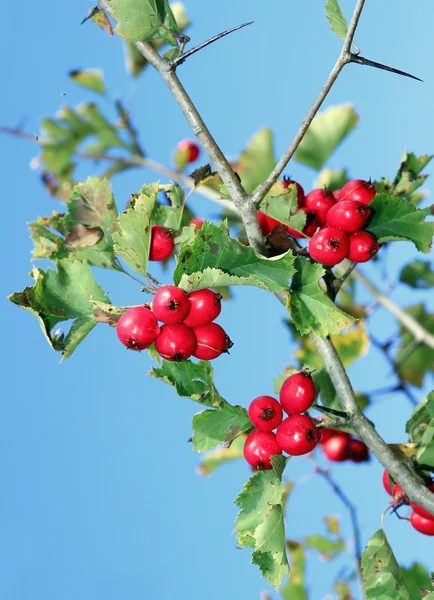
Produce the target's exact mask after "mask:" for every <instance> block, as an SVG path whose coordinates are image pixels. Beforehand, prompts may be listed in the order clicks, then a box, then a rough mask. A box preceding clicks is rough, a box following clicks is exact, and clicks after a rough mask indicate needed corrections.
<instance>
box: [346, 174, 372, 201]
mask: <svg viewBox="0 0 434 600" xmlns="http://www.w3.org/2000/svg"><path fill="white" fill-rule="evenodd" d="M376 195H377V192H376V190H375V186H374V184H373V183H371V182H370V181H364V180H363V179H353V180H352V181H349V182H348V183H346V184H345V185H344V187H343V188H341V190H340V193H339V202H342V201H343V200H355V201H356V202H361V203H362V204H366V205H368V204H369V203H370V202H372V200H373V199H374V198H375V196H376Z"/></svg>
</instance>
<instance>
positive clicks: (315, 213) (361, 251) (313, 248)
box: [258, 179, 380, 267]
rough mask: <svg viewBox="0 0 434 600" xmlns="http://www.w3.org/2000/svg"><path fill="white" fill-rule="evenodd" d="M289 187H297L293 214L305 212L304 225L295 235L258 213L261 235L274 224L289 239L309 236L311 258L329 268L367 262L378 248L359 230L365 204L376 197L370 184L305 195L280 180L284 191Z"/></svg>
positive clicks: (353, 183)
mask: <svg viewBox="0 0 434 600" xmlns="http://www.w3.org/2000/svg"><path fill="white" fill-rule="evenodd" d="M290 185H295V186H296V188H297V202H298V209H297V211H296V213H297V212H299V211H303V212H305V213H306V225H305V226H304V228H303V231H302V232H299V231H296V230H295V229H292V228H291V227H288V226H287V225H283V224H282V223H279V221H276V219H272V218H271V217H268V216H266V215H264V214H263V213H261V212H258V220H259V225H260V227H261V229H262V233H263V234H264V235H265V236H267V235H268V234H269V233H270V232H271V231H272V230H273V229H274V227H276V225H283V227H284V228H285V229H286V231H287V232H288V233H289V235H291V236H293V237H296V238H304V237H310V238H311V239H310V241H309V246H308V250H309V253H310V255H311V257H312V258H313V259H314V260H316V261H317V262H319V263H322V264H323V265H327V266H330V267H333V266H335V265H337V264H338V263H340V262H342V261H343V260H344V259H345V258H348V259H349V260H351V261H353V262H357V263H362V262H367V261H368V260H370V259H371V258H372V257H373V256H375V254H377V252H378V250H379V248H380V247H379V245H378V244H377V242H376V240H375V238H374V236H373V235H372V234H370V233H369V232H368V231H364V230H363V227H364V226H365V224H366V222H367V220H368V217H369V215H370V213H371V210H370V209H369V208H368V204H369V203H370V202H371V201H372V200H373V199H374V198H375V195H376V190H375V187H374V185H373V184H372V183H370V182H367V181H363V180H361V179H354V180H353V181H349V182H348V183H346V184H345V185H344V187H343V188H341V189H340V190H336V191H334V192H330V191H328V190H327V189H316V190H312V191H311V192H309V193H308V194H307V195H306V196H305V195H304V191H303V188H302V187H301V185H300V184H298V183H297V182H295V181H292V180H290V179H284V181H283V186H284V188H285V189H286V188H288V187H289V186H290Z"/></svg>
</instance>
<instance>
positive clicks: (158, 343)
mask: <svg viewBox="0 0 434 600" xmlns="http://www.w3.org/2000/svg"><path fill="white" fill-rule="evenodd" d="M155 348H156V349H157V352H158V354H159V355H160V356H162V357H163V358H165V359H166V360H172V361H175V362H180V361H181V360H187V358H189V357H190V356H191V355H192V354H193V352H194V351H195V349H196V338H195V336H194V333H193V330H192V329H190V327H187V325H184V323H175V324H174V325H163V326H162V328H161V331H160V335H159V336H158V337H157V339H156V340H155Z"/></svg>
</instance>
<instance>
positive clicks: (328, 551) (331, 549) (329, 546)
mask: <svg viewBox="0 0 434 600" xmlns="http://www.w3.org/2000/svg"><path fill="white" fill-rule="evenodd" d="M303 543H304V545H305V546H306V547H307V548H312V550H317V551H318V552H320V554H321V558H322V559H323V560H331V559H332V558H335V557H336V556H338V555H339V554H342V552H344V550H345V542H344V540H343V539H342V538H340V537H337V538H336V539H331V538H328V537H325V536H323V535H318V534H314V535H308V536H307V537H305V538H304V539H303Z"/></svg>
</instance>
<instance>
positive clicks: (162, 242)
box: [149, 225, 175, 261]
mask: <svg viewBox="0 0 434 600" xmlns="http://www.w3.org/2000/svg"><path fill="white" fill-rule="evenodd" d="M174 247H175V243H174V241H173V236H172V233H171V232H170V231H169V229H166V228H165V227H160V226H159V225H152V228H151V245H150V247H149V260H155V261H160V260H166V258H169V256H170V255H171V254H172V252H173V248H174Z"/></svg>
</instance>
